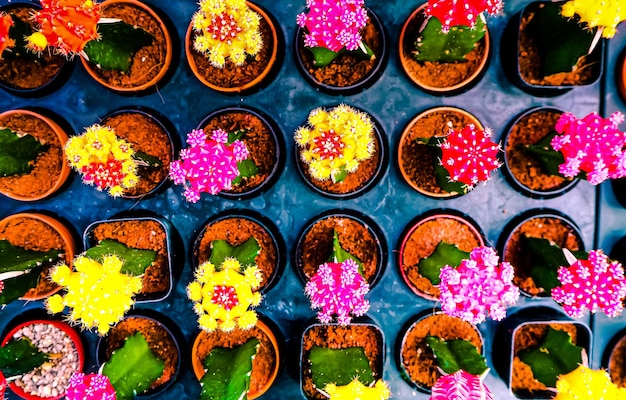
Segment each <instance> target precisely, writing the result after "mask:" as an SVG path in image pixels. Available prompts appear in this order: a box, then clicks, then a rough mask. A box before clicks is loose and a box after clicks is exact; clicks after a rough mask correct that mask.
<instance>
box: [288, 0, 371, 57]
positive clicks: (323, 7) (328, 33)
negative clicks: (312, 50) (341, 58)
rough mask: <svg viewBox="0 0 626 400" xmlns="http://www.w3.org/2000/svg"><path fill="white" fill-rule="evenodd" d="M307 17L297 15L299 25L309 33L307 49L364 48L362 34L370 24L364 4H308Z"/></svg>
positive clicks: (328, 0)
mask: <svg viewBox="0 0 626 400" xmlns="http://www.w3.org/2000/svg"><path fill="white" fill-rule="evenodd" d="M306 6H307V8H308V9H309V11H308V13H301V14H298V16H297V18H296V23H297V24H298V25H299V26H301V27H302V28H305V29H306V30H307V32H308V34H306V35H305V36H304V45H305V46H306V47H324V48H327V49H328V50H331V51H335V52H337V51H339V50H341V49H343V48H344V47H345V48H346V49H347V50H350V51H352V50H356V49H357V48H359V47H361V46H362V37H361V34H360V33H359V31H360V30H361V29H363V28H364V27H365V25H366V24H367V20H368V16H367V11H366V10H365V8H364V0H307V2H306Z"/></svg>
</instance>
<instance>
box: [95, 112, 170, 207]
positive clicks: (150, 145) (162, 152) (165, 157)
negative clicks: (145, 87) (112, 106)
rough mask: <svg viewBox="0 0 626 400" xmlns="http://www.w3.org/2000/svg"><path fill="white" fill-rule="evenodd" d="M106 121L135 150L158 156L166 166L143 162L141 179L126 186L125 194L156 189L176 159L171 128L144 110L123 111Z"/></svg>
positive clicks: (105, 123) (140, 167) (139, 171)
mask: <svg viewBox="0 0 626 400" xmlns="http://www.w3.org/2000/svg"><path fill="white" fill-rule="evenodd" d="M102 124H103V125H107V126H108V127H110V128H112V129H113V130H115V135H116V136H117V137H119V138H121V139H124V140H126V141H128V142H129V143H130V144H131V145H132V147H133V150H134V151H135V152H138V151H140V152H142V153H145V154H148V155H150V156H152V157H156V158H158V159H159V160H160V161H161V163H162V166H160V167H149V166H139V167H138V168H137V175H138V176H139V182H137V185H136V186H135V187H133V188H131V189H126V190H124V196H141V195H144V194H147V193H148V192H150V191H151V190H153V189H155V188H156V187H157V186H158V185H159V184H161V182H163V180H165V179H166V178H167V175H168V174H169V170H170V163H171V162H172V154H173V151H174V150H173V149H172V142H171V140H170V137H169V136H168V134H167V132H165V131H164V130H163V128H162V127H161V126H160V125H159V124H158V123H156V122H155V121H154V120H153V119H152V118H151V117H149V116H147V115H144V114H141V113H132V112H131V113H121V114H116V115H113V116H111V117H108V118H106V119H105V120H104V121H102Z"/></svg>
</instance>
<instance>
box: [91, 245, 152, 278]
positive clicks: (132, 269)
mask: <svg viewBox="0 0 626 400" xmlns="http://www.w3.org/2000/svg"><path fill="white" fill-rule="evenodd" d="M111 254H114V255H116V256H118V257H119V258H120V259H121V260H122V261H123V262H124V265H123V266H122V269H121V272H122V273H123V274H129V275H133V276H139V275H141V274H143V273H144V272H145V271H146V268H148V267H149V266H151V265H152V263H154V262H155V261H156V256H157V253H156V252H155V251H154V250H143V249H133V248H131V247H128V246H126V245H125V244H122V243H120V242H117V241H115V240H112V239H104V240H102V241H100V243H98V244H97V245H96V246H94V247H91V248H89V249H87V251H85V256H86V257H88V258H91V259H92V260H96V261H98V262H102V261H103V260H104V256H107V255H111Z"/></svg>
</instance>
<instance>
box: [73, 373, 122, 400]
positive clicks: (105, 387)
mask: <svg viewBox="0 0 626 400" xmlns="http://www.w3.org/2000/svg"><path fill="white" fill-rule="evenodd" d="M65 395H66V399H67V400H83V399H98V400H115V389H113V386H112V385H111V381H110V380H109V378H108V377H107V376H106V375H101V374H94V373H91V374H88V375H85V374H83V373H82V372H75V373H74V374H73V375H72V377H71V378H70V381H69V384H68V386H67V390H66V391H65Z"/></svg>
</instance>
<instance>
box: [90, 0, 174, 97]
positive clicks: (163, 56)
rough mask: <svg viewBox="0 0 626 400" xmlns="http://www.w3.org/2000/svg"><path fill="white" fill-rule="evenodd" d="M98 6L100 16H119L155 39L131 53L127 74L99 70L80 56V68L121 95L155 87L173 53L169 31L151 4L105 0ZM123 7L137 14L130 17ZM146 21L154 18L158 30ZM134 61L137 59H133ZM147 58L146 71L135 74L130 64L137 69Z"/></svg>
mask: <svg viewBox="0 0 626 400" xmlns="http://www.w3.org/2000/svg"><path fill="white" fill-rule="evenodd" d="M101 6H102V16H103V17H106V18H121V19H122V20H123V21H124V22H126V23H128V24H130V25H136V26H138V27H140V28H142V29H144V30H146V31H147V32H148V33H150V34H151V35H152V36H153V37H154V41H153V43H152V44H150V45H148V46H146V47H144V48H143V49H140V50H139V51H138V52H137V53H135V55H133V57H132V62H131V70H130V73H129V74H123V73H121V72H120V71H113V70H111V71H104V70H101V69H99V68H98V67H97V66H96V65H95V64H93V63H90V62H89V61H87V60H85V58H83V57H81V58H80V61H81V62H82V64H83V67H85V70H86V71H87V73H88V74H89V76H91V77H92V78H93V79H94V80H95V81H96V82H98V83H99V84H100V85H102V86H104V87H106V88H107V89H109V90H112V91H114V92H117V93H120V94H138V93H142V92H147V91H148V90H153V89H156V88H157V85H158V84H159V83H160V82H161V81H162V80H163V78H164V77H165V76H166V74H167V73H168V71H169V68H170V65H171V63H172V57H173V52H174V51H173V47H172V38H171V34H170V32H169V31H168V27H167V26H166V24H165V23H164V22H163V18H161V17H160V16H159V14H158V13H157V12H156V11H155V10H154V9H153V8H152V6H148V5H147V4H145V3H144V2H142V1H139V0H105V1H103V2H102V3H101ZM126 7H130V8H131V9H134V10H135V12H136V13H138V14H140V15H139V16H137V17H136V18H130V17H127V16H126V14H121V10H122V9H123V8H126ZM125 18H126V19H125ZM149 20H152V21H154V23H155V24H156V25H158V29H157V28H155V29H154V31H150V30H149V29H150V28H148V27H149V25H148V24H147V22H146V21H148V22H149ZM147 48H150V49H151V51H153V52H154V51H156V52H157V53H158V55H156V56H154V55H150V54H149V53H148V52H147V51H145V54H144V53H142V51H144V50H145V49H147ZM148 56H150V57H148ZM145 59H146V60H145ZM135 60H137V61H136V62H135ZM148 61H149V62H150V63H151V64H153V65H151V66H150V68H151V69H150V70H149V71H143V70H142V71H141V73H142V75H141V76H139V77H135V76H134V74H133V69H134V68H133V67H135V68H139V67H140V66H143V64H146V62H148Z"/></svg>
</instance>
